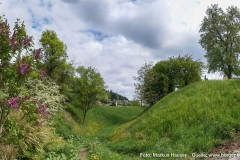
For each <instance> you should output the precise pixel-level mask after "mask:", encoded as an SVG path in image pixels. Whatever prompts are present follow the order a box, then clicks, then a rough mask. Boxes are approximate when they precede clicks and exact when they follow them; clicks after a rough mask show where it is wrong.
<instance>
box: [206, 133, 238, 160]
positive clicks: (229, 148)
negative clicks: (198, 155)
mask: <svg viewBox="0 0 240 160" xmlns="http://www.w3.org/2000/svg"><path fill="white" fill-rule="evenodd" d="M210 154H229V155H232V154H238V155H239V156H240V132H238V133H236V134H235V136H234V139H232V140H228V141H226V142H225V143H223V144H222V145H219V146H217V147H215V148H213V149H212V151H211V152H210ZM210 159H215V160H218V159H229V160H238V159H240V157H236V156H235V157H232V158H231V157H230V158H229V157H228V158H227V156H226V157H224V158H206V160H210Z"/></svg>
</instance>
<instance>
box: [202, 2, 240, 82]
mask: <svg viewBox="0 0 240 160" xmlns="http://www.w3.org/2000/svg"><path fill="white" fill-rule="evenodd" d="M206 14H207V16H205V17H204V19H203V21H202V24H201V28H200V31H199V32H200V33H201V35H200V37H201V38H200V41H199V43H200V45H201V46H202V47H203V48H204V49H205V51H206V54H205V57H206V58H207V63H208V64H207V67H208V72H216V71H220V72H222V73H224V74H226V75H227V76H228V78H229V79H231V78H232V74H233V73H234V74H236V75H240V72H239V62H240V61H239V53H240V35H239V31H240V11H239V9H238V8H237V7H234V6H230V7H228V8H227V11H226V12H224V11H223V10H222V9H221V8H220V7H218V5H216V4H214V5H211V7H208V8H207V11H206Z"/></svg>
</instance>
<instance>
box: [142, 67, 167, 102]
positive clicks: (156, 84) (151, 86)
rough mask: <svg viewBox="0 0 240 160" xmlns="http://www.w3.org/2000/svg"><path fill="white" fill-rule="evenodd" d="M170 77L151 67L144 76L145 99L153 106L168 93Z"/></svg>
mask: <svg viewBox="0 0 240 160" xmlns="http://www.w3.org/2000/svg"><path fill="white" fill-rule="evenodd" d="M168 83H169V78H168V77H167V76H166V75H165V74H163V73H161V72H157V71H156V70H154V68H152V69H150V70H149V71H148V72H147V74H146V75H145V77H144V84H143V87H142V88H143V100H144V102H145V103H146V104H148V105H150V106H152V105H153V104H155V103H156V102H157V101H159V100H160V99H161V98H163V97H164V96H165V95H167V94H168Z"/></svg>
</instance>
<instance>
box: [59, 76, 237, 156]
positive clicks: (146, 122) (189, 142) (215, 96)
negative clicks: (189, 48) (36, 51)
mask: <svg viewBox="0 0 240 160" xmlns="http://www.w3.org/2000/svg"><path fill="white" fill-rule="evenodd" d="M67 110H68V111H69V112H70V113H71V115H72V117H73V119H74V120H75V121H74V122H78V123H77V124H75V125H74V126H72V127H71V126H70V127H68V128H70V129H71V130H69V133H71V132H75V133H80V134H81V135H87V137H97V138H98V139H100V141H101V142H100V143H101V144H100V145H95V147H94V149H93V150H92V152H91V154H92V155H97V157H99V158H100V159H139V153H150V154H151V153H165V154H168V153H186V154H189V155H191V153H193V152H195V153H201V152H209V151H210V150H211V149H212V148H213V147H215V146H216V145H218V144H220V143H222V142H223V141H224V140H225V139H229V138H232V137H233V136H234V133H235V132H237V131H239V129H240V121H239V120H240V81H238V80H229V81H204V82H199V83H195V84H191V85H189V86H187V87H185V88H183V89H180V90H179V91H176V92H173V93H171V94H169V95H167V96H166V97H165V98H163V99H162V100H161V101H159V102H158V103H156V104H155V105H154V106H152V107H151V108H150V109H149V110H147V111H146V112H145V113H144V114H142V115H141V116H139V117H137V115H139V113H141V112H142V111H143V109H142V108H140V107H96V108H94V109H92V110H90V111H89V113H88V115H87V119H86V125H85V126H84V127H82V126H81V125H78V124H80V119H81V117H82V113H81V111H80V110H79V109H77V107H76V106H74V105H71V104H69V105H68V109H67ZM66 124H68V123H67V122H66ZM61 127H62V126H61ZM89 143H92V141H91V140H90V141H88V142H87V144H89ZM94 143H95V142H94Z"/></svg>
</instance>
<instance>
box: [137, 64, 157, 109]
mask: <svg viewBox="0 0 240 160" xmlns="http://www.w3.org/2000/svg"><path fill="white" fill-rule="evenodd" d="M152 66H153V62H152V61H149V62H145V63H144V64H143V66H142V67H141V68H140V69H139V70H138V76H134V77H133V79H134V80H136V81H137V83H134V86H135V98H136V99H139V100H140V104H141V106H142V105H143V103H144V98H143V94H144V82H145V80H144V79H145V75H146V74H147V72H148V71H149V70H150V69H151V68H152Z"/></svg>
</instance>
